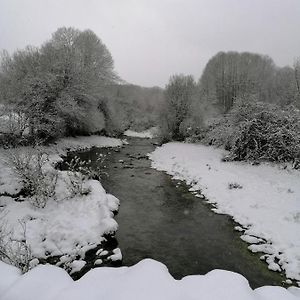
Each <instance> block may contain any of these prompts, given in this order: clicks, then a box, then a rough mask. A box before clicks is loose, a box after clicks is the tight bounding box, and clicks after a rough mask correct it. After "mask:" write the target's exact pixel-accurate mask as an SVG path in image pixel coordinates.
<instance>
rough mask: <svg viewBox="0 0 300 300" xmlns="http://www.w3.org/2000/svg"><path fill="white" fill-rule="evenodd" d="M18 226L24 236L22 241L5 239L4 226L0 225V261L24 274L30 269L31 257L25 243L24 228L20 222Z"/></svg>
mask: <svg viewBox="0 0 300 300" xmlns="http://www.w3.org/2000/svg"><path fill="white" fill-rule="evenodd" d="M20 225H21V226H22V228H23V234H24V238H23V239H22V240H17V239H13V238H7V236H8V234H7V231H6V230H5V226H4V224H1V225H0V260H2V261H4V262H6V263H9V264H11V265H13V266H15V267H17V268H18V269H20V270H21V271H22V273H25V272H27V271H28V270H29V269H30V261H31V259H32V255H31V248H30V246H29V245H28V244H27V243H26V241H25V235H26V226H25V224H24V223H22V222H20Z"/></svg>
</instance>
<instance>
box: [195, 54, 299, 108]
mask: <svg viewBox="0 0 300 300" xmlns="http://www.w3.org/2000/svg"><path fill="white" fill-rule="evenodd" d="M297 76H298V77H297ZM297 78H299V75H298V74H297V65H296V67H295V69H294V70H293V68H290V67H285V68H279V67H277V66H275V64H274V62H273V60H272V59H271V58H270V57H268V56H263V55H259V54H253V53H248V52H244V53H238V52H227V53H225V52H220V53H218V54H217V55H215V56H214V57H212V58H211V59H210V60H209V62H208V63H207V65H206V67H205V69H204V71H203V74H202V76H201V78H200V82H199V84H200V89H201V97H202V98H203V100H204V101H207V102H210V103H212V104H215V105H217V107H219V108H220V109H221V111H222V112H227V111H228V110H229V109H230V108H231V107H232V105H233V102H234V100H235V99H236V98H245V97H248V96H255V97H256V98H257V99H258V100H259V101H263V102H272V103H277V104H280V105H286V104H296V105H299V97H298V95H299V92H298V91H297V80H296V79H297Z"/></svg>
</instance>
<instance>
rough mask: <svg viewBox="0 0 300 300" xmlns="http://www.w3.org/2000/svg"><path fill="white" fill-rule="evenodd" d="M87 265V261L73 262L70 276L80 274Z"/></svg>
mask: <svg viewBox="0 0 300 300" xmlns="http://www.w3.org/2000/svg"><path fill="white" fill-rule="evenodd" d="M85 265H86V261H84V260H73V261H72V262H71V263H70V268H71V272H70V274H73V273H75V272H79V271H80V270H81V269H82V268H83V267H84V266H85Z"/></svg>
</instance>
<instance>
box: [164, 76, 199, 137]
mask: <svg viewBox="0 0 300 300" xmlns="http://www.w3.org/2000/svg"><path fill="white" fill-rule="evenodd" d="M195 96H196V82H195V80H194V78H193V76H191V75H187V76H185V75H182V74H181V75H173V76H171V77H170V80H169V83H168V84H167V86H166V89H165V103H164V105H163V107H162V111H161V117H160V127H161V130H162V135H163V139H165V140H168V139H175V140H182V139H183V138H184V137H185V136H186V130H188V127H189V123H190V121H191V120H192V119H193V115H194V114H193V113H194V111H193V110H192V107H193V105H194V101H195Z"/></svg>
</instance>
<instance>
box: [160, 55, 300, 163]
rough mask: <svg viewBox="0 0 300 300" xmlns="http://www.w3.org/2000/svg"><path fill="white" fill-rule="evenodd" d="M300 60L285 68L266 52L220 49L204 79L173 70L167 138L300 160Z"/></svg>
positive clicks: (164, 119) (164, 125)
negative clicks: (178, 73)
mask: <svg viewBox="0 0 300 300" xmlns="http://www.w3.org/2000/svg"><path fill="white" fill-rule="evenodd" d="M299 83H300V60H296V62H295V64H294V66H293V67H283V68H280V67H278V66H276V65H275V64H274V62H273V60H272V59H271V58H270V57H268V56H264V55H259V54H253V53H247V52H245V53H238V52H227V53H225V52H220V53H218V54H216V55H215V56H214V57H212V58H211V59H210V60H209V61H208V63H207V65H206V67H205V68H204V71H203V74H202V76H201V77H200V79H199V81H198V82H196V81H195V80H194V78H193V77H192V76H191V75H187V76H186V75H173V76H171V77H170V80H169V83H168V84H167V86H166V90H165V102H164V105H163V107H162V111H161V117H160V128H161V138H162V141H168V140H184V139H188V140H192V141H201V142H204V143H207V144H210V145H211V144H214V145H217V146H222V147H225V148H226V149H227V150H229V151H230V155H229V157H230V159H233V160H256V159H258V160H259V159H266V160H271V161H292V160H297V161H299V160H300V110H299V109H300V90H299Z"/></svg>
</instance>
